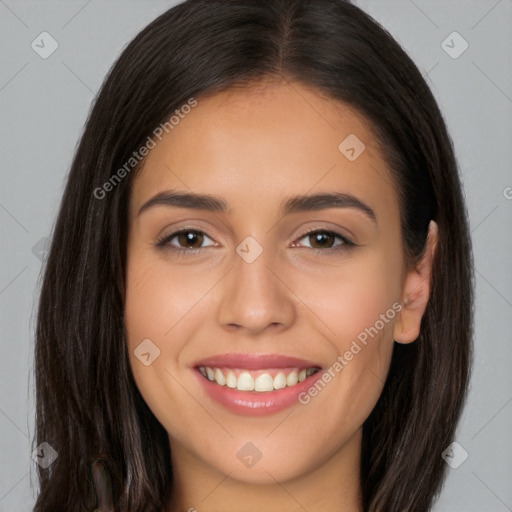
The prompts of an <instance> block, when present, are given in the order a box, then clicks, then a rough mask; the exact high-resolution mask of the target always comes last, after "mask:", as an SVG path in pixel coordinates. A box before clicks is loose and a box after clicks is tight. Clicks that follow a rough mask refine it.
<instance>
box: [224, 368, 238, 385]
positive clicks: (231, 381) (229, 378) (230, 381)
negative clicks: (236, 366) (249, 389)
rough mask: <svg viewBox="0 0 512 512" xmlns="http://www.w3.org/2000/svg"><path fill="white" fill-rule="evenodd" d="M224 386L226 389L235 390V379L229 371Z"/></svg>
mask: <svg viewBox="0 0 512 512" xmlns="http://www.w3.org/2000/svg"><path fill="white" fill-rule="evenodd" d="M226 384H227V386H228V388H232V389H235V388H236V377H235V374H234V373H233V372H232V371H231V370H229V372H228V376H227V377H226Z"/></svg>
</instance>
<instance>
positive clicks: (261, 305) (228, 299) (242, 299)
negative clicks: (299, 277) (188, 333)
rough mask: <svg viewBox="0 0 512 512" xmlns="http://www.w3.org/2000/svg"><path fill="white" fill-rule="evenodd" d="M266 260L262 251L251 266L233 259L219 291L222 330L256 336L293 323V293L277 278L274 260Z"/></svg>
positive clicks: (277, 271) (277, 272) (268, 257)
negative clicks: (231, 266) (232, 264)
mask: <svg viewBox="0 0 512 512" xmlns="http://www.w3.org/2000/svg"><path fill="white" fill-rule="evenodd" d="M269 259H270V254H267V253H266V251H263V253H262V254H261V255H260V256H259V257H258V258H257V259H256V260H255V261H253V262H252V263H247V262H246V261H244V260H243V259H242V258H241V257H239V256H238V255H236V256H235V258H234V262H233V263H234V268H233V269H232V270H231V271H230V272H229V273H228V275H227V276H226V278H225V279H224V281H225V282H224V283H223V285H222V286H221V287H220V290H219V292H220V294H221V297H220V302H219V307H218V312H217V317H218V322H219V324H220V325H221V326H222V327H223V328H224V329H226V330H229V331H235V330H238V331H240V332H242V331H244V332H245V334H249V335H257V334H261V333H263V332H264V331H265V330H268V329H272V330H280V331H282V330H285V329H287V328H289V327H290V326H291V325H292V324H293V322H294V320H295V316H296V309H295V304H294V301H293V297H294V294H293V291H292V290H291V289H290V287H289V285H287V283H286V282H285V280H284V276H282V275H280V274H282V272H281V273H280V272H279V265H277V264H276V262H275V258H274V262H273V264H272V262H271V261H269Z"/></svg>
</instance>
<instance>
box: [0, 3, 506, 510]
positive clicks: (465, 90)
mask: <svg viewBox="0 0 512 512" xmlns="http://www.w3.org/2000/svg"><path fill="white" fill-rule="evenodd" d="M175 3H177V2H172V1H160V0H158V1H157V0H153V1H141V0H138V1H136V0H123V1H119V0H115V1H114V0H108V1H107V0H89V1H87V0H80V1H69V0H67V1H64V0H60V1H38V2H35V1H27V0H0V45H1V49H2V51H1V54H0V119H1V121H0V131H1V138H0V140H1V142H0V164H1V173H0V236H1V260H0V261H1V265H0V307H1V316H0V319H1V334H0V375H1V386H0V434H1V435H0V512H15V511H16V512H20V511H29V510H31V508H32V506H33V503H34V496H35V492H36V489H37V479H36V472H35V467H34V463H33V462H32V458H31V440H32V438H33V435H34V392H33V385H34V378H33V371H32V367H33V355H32V354H33V347H34V340H33V330H34V314H35V306H36V301H37V294H38V291H39V284H38V279H39V277H40V271H41V265H42V260H43V259H44V251H45V247H46V244H47V237H48V236H49V235H50V233H51V229H52V226H53V222H54V219H55V215H56V214H57V211H58V205H59V202H60V199H61V195H62V191H63V185H64V183H65V178H66V175H67V173H68V171H69V167H70V164H71V161H72V156H73V152H74V150H75V146H76V143H77V141H78V138H79V136H80V133H81V130H82V128H83V125H84V122H85V120H86V116H87V113H88V110H89V107H90V104H91V101H92V100H93V98H94V96H95V94H96V93H97V91H98V89H99V87H100V85H101V83H102V81H103V79H104V77H105V75H106V73H107V71H108V69H109V68H110V66H111V65H112V63H113V62H114V60H115V59H116V58H117V56H118V55H119V53H120V52H121V50H122V48H123V47H124V45H126V43H127V42H129V41H130V40H131V39H132V38H133V37H134V36H135V35H136V34H137V33H138V32H139V31H140V30H141V29H142V28H143V27H144V26H145V25H146V24H147V23H149V22H150V21H152V20H153V19H154V18H155V17H156V16H158V15H159V14H161V13H162V12H164V11H165V10H167V9H168V8H170V7H171V6H172V5H174V4H175ZM357 5H359V6H360V7H362V8H363V9H364V10H366V11H367V12H368V13H370V14H371V15H372V16H373V17H374V18H375V19H376V20H378V21H379V22H380V23H381V24H382V25H383V26H384V27H385V28H386V29H387V30H388V31H390V33H391V34H392V35H393V36H394V37H395V38H396V39H397V40H398V42H399V43H400V44H401V45H402V46H403V47H404V49H405V50H406V51H407V52H408V54H409V55H410V56H411V57H412V59H413V60H414V61H415V63H416V64H417V66H418V67H419V69H420V70H421V72H422V73H423V74H424V76H425V77H426V78H427V79H428V83H429V85H430V87H431V88H432V91H433V93H434V95H435V97H436V99H437V100H438V102H439V105H440V107H441V110H442V111H443V113H444V116H445V119H446V122H447V125H448V129H449V131H450V134H451V136H452V139H453V142H454V145H455V150H456V154H457V159H458V162H459V165H460V169H461V175H462V180H463V184H464V190H465V195H466V199H467V205H468V209H469V216H470V223H471V233H472V239H473V244H474V257H475V266H476V298H477V299H476V318H475V322H476V325H475V345H476V351H475V367H474V372H473V377H472V382H471V390H470V395H469V400H468V403H467V407H466V409H465V411H464V415H463V418H462V421H461V423H460V428H459V431H458V434H457V436H456V438H455V439H454V440H455V441H456V442H458V443H459V444H460V446H461V447H463V448H464V450H465V451H466V452H467V453H468V458H467V460H465V462H464V463H463V464H462V465H460V466H459V467H458V468H457V469H450V471H449V475H448V479H447V481H446V484H445V487H444V489H443V492H442V495H441V498H440V500H439V501H438V503H437V505H436V507H435V510H436V512H448V511H450V512H451V511H453V512H455V511H457V512H506V511H507V510H512V487H511V486H510V482H512V457H511V451H512V450H511V446H512V434H511V431H512V429H511V424H512V422H511V419H512V385H511V383H512V377H511V375H512V372H511V371H510V367H511V363H512V343H511V336H510V328H511V326H512V322H511V316H512V286H511V263H510V262H511V261H512V259H511V253H512V251H511V246H512V242H511V236H510V233H511V230H510V227H511V217H512V188H511V187H512V172H511V163H512V137H511V135H512V116H511V113H512V31H511V29H510V27H512V1H511V0H471V1H468V0H464V1H462V0H460V1H446V0H393V1H390V0H386V1H378V0H360V1H359V2H357ZM42 32H47V33H48V34H49V35H50V37H48V35H44V36H40V34H41V33H42ZM453 32H457V33H458V34H459V35H454V34H453ZM41 37H44V38H46V39H45V41H46V42H45V44H44V46H45V51H50V50H51V48H52V46H51V45H52V44H53V45H55V44H57V45H58V47H57V49H56V50H55V51H54V52H53V53H52V54H51V55H50V56H47V58H42V57H41V56H40V54H39V53H37V52H36V50H35V49H33V47H32V43H33V41H36V43H37V41H40V38H41ZM52 40H53V41H55V42H53V41H52ZM443 41H444V43H443ZM466 44H467V45H468V47H467V49H466V50H465V51H464V52H463V53H461V54H460V55H458V54H459V53H460V52H461V51H462V50H463V49H464V48H465V46H466ZM39 46H40V47H41V46H42V45H41V43H39ZM36 48H37V46H36ZM38 50H39V52H40V53H41V51H42V48H38ZM454 57H456V58H454ZM64 492H65V491H64Z"/></svg>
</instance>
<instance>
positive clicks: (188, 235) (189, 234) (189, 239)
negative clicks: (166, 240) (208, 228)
mask: <svg viewBox="0 0 512 512" xmlns="http://www.w3.org/2000/svg"><path fill="white" fill-rule="evenodd" d="M181 236H182V237H184V240H182V241H183V242H184V245H187V244H190V245H192V246H193V247H196V246H197V241H198V240H199V247H200V246H201V236H200V235H199V234H198V233H195V232H193V231H186V232H184V233H182V234H181ZM194 241H195V242H196V243H195V244H194Z"/></svg>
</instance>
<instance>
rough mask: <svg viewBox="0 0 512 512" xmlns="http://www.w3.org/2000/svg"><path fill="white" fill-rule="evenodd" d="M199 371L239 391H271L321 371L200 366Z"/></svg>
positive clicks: (316, 369)
mask: <svg viewBox="0 0 512 512" xmlns="http://www.w3.org/2000/svg"><path fill="white" fill-rule="evenodd" d="M198 370H199V372H200V373H201V375H202V376H203V377H205V378H206V379H208V380H209V381H210V382H215V383H216V384H218V385H219V386H224V387H228V388H231V389H238V390H239V391H256V392H260V393H261V392H269V391H276V390H278V389H284V388H286V387H293V386H296V385H297V384H298V383H300V382H304V381H305V380H306V378H307V377H310V376H311V375H313V374H315V373H316V372H317V371H319V368H317V367H311V368H302V369H300V368H279V369H268V370H256V371H254V370H253V371H250V370H243V369H239V368H218V367H217V368H215V367H210V366H199V367H198Z"/></svg>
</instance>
